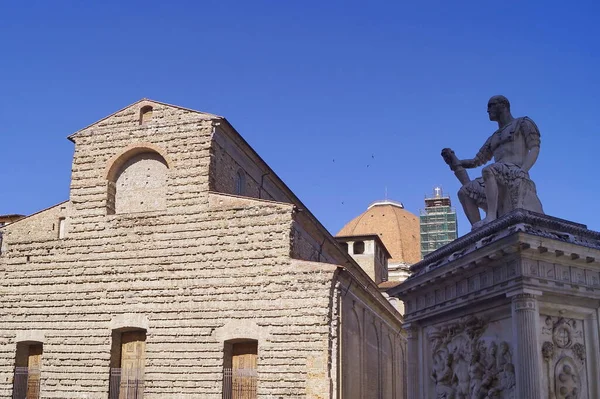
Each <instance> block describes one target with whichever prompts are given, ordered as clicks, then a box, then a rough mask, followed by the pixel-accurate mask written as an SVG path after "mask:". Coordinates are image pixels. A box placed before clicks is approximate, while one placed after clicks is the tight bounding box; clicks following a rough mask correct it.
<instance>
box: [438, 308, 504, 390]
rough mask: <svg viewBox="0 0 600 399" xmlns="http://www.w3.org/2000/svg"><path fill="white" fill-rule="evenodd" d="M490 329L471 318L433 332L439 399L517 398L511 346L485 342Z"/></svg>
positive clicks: (475, 318)
mask: <svg viewBox="0 0 600 399" xmlns="http://www.w3.org/2000/svg"><path fill="white" fill-rule="evenodd" d="M486 328H487V323H486V322H484V321H483V320H482V319H480V318H477V317H468V318H465V319H462V320H460V321H458V322H456V323H452V324H449V325H446V326H444V327H442V328H437V329H434V330H432V331H430V332H429V335H428V337H429V340H430V343H431V347H432V360H433V368H432V372H431V376H430V377H431V380H432V381H433V382H434V384H435V394H436V396H435V397H436V398H437V399H444V398H445V399H509V398H510V399H515V368H514V365H513V363H512V354H511V351H510V346H509V344H508V343H507V342H505V341H501V342H496V341H493V340H487V339H482V335H483V333H484V332H485V330H486Z"/></svg>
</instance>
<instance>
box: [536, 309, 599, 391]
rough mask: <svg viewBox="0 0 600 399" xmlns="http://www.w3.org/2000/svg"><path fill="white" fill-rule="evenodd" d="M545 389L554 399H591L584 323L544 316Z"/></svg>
mask: <svg viewBox="0 0 600 399" xmlns="http://www.w3.org/2000/svg"><path fill="white" fill-rule="evenodd" d="M540 317H541V323H540V325H541V326H542V329H541V334H542V339H541V342H542V357H543V360H544V389H545V390H546V392H547V397H548V398H550V399H588V394H587V377H586V374H587V373H586V360H585V358H586V355H585V352H586V349H585V339H584V334H583V321H582V320H577V319H569V318H565V317H552V316H545V315H541V316H540Z"/></svg>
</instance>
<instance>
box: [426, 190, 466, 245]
mask: <svg viewBox="0 0 600 399" xmlns="http://www.w3.org/2000/svg"><path fill="white" fill-rule="evenodd" d="M419 222H420V226H421V256H422V257H425V255H427V254H429V253H430V252H433V251H435V250H436V249H438V248H440V247H443V246H444V245H446V244H448V243H450V242H452V241H454V240H456V238H457V237H458V224H457V221H456V209H455V208H453V207H452V204H451V202H450V197H449V196H447V195H445V194H444V193H443V191H442V189H441V188H440V187H436V188H434V190H433V196H431V197H426V198H425V209H421V212H420V216H419Z"/></svg>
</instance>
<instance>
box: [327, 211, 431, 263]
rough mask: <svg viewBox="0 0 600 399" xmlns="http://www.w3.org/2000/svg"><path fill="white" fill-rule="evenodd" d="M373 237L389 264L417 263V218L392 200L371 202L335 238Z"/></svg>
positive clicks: (418, 245)
mask: <svg viewBox="0 0 600 399" xmlns="http://www.w3.org/2000/svg"><path fill="white" fill-rule="evenodd" d="M367 234H376V235H378V236H379V238H381V241H383V243H384V245H385V246H386V248H387V250H388V251H389V252H390V254H391V255H392V259H390V260H389V262H390V263H410V264H412V263H417V262H418V261H420V260H421V244H420V233H419V218H418V217H417V216H415V215H413V214H412V213H410V212H409V211H407V210H406V209H404V205H402V204H401V203H399V202H395V201H389V200H385V201H377V202H374V203H372V204H371V205H370V206H369V208H367V210H366V211H365V212H364V213H362V214H361V215H359V216H357V217H355V218H354V219H352V220H351V221H350V222H349V223H348V224H346V225H345V226H344V227H343V228H342V229H341V230H340V231H339V233H337V235H338V236H355V235H367Z"/></svg>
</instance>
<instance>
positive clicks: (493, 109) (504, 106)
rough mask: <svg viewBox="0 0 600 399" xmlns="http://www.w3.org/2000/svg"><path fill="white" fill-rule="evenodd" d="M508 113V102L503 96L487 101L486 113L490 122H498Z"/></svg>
mask: <svg viewBox="0 0 600 399" xmlns="http://www.w3.org/2000/svg"><path fill="white" fill-rule="evenodd" d="M507 111H508V112H510V102H508V98H506V97H504V96H493V97H492V98H490V101H488V106H487V112H488V115H489V116H490V120H491V121H498V120H499V119H500V115H502V113H504V112H507Z"/></svg>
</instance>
